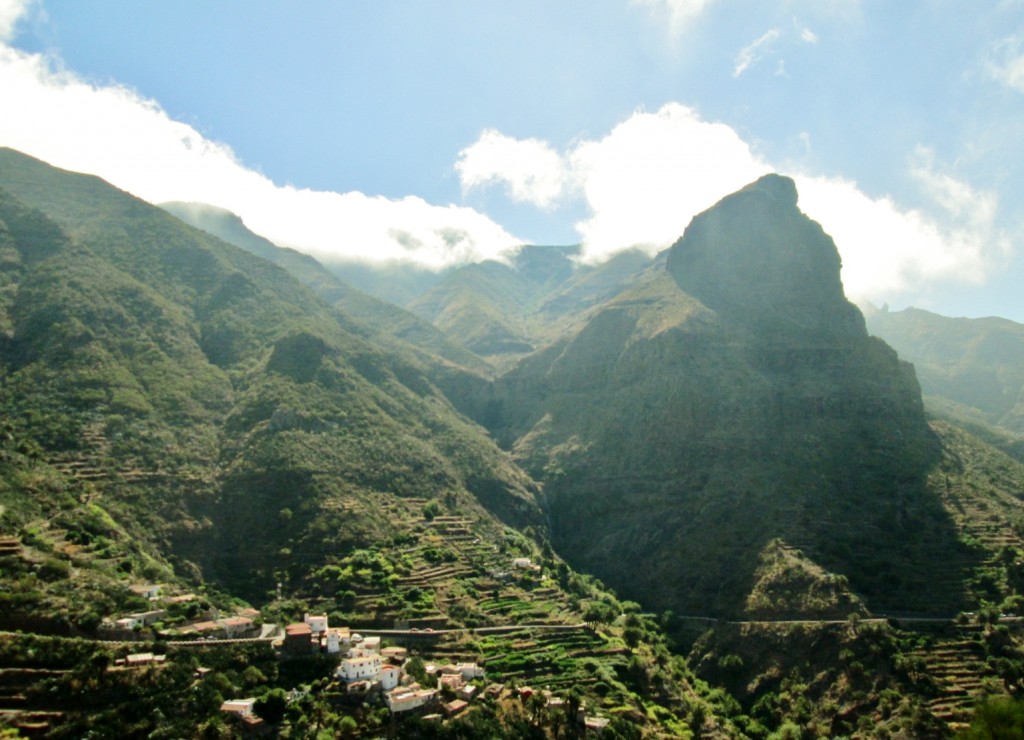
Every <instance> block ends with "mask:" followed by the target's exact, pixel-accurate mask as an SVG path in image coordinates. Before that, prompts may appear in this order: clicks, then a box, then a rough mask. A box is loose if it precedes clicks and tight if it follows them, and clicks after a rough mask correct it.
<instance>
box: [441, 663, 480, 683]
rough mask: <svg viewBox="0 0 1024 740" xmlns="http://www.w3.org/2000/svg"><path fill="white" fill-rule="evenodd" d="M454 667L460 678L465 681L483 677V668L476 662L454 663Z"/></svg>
mask: <svg viewBox="0 0 1024 740" xmlns="http://www.w3.org/2000/svg"><path fill="white" fill-rule="evenodd" d="M446 667H447V666H446ZM454 668H455V670H456V671H458V672H459V673H461V674H462V678H463V679H464V680H466V681H472V680H473V679H474V678H483V677H484V669H483V668H481V667H480V666H478V665H477V664H476V663H456V664H455V666H454Z"/></svg>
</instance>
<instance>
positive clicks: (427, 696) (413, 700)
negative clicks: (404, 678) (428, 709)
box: [384, 686, 437, 712]
mask: <svg viewBox="0 0 1024 740" xmlns="http://www.w3.org/2000/svg"><path fill="white" fill-rule="evenodd" d="M384 696H385V699H386V700H387V704H388V709H390V710H391V711H392V712H407V711H409V710H410V709H417V708H419V707H422V706H423V705H424V704H427V703H428V702H431V701H433V700H434V697H436V696H437V691H435V690H434V689H409V688H406V687H404V686H403V687H399V688H397V689H392V690H391V691H389V692H388V693H386V694H385V695H384Z"/></svg>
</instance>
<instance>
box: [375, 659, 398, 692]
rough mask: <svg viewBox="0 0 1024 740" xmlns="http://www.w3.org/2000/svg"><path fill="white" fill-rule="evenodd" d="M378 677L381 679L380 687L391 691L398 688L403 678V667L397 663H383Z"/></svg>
mask: <svg viewBox="0 0 1024 740" xmlns="http://www.w3.org/2000/svg"><path fill="white" fill-rule="evenodd" d="M377 678H378V679H379V680H380V687H381V688H382V689H384V691H391V690H392V689H394V688H396V687H397V686H398V684H399V682H400V681H401V680H402V669H401V668H399V667H398V666H396V665H391V664H386V665H383V666H381V668H380V672H379V673H378V674H377Z"/></svg>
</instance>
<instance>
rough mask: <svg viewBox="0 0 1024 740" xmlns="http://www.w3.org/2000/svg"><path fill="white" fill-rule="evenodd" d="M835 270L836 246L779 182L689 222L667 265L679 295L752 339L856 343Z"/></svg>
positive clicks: (856, 323)
mask: <svg viewBox="0 0 1024 740" xmlns="http://www.w3.org/2000/svg"><path fill="white" fill-rule="evenodd" d="M840 266H841V263H840V259H839V252H838V251H837V250H836V245H835V242H833V241H832V238H831V237H830V236H829V235H828V234H826V233H825V232H824V230H822V228H821V226H820V225H819V224H818V223H817V222H815V221H812V220H811V219H810V218H808V217H807V216H806V215H804V214H803V213H802V212H801V211H800V210H799V209H798V208H797V193H796V186H795V185H794V184H793V181H792V180H791V179H790V178H788V177H783V176H781V175H765V176H764V177H762V178H761V179H759V180H758V181H757V182H754V183H752V184H750V185H748V186H747V187H745V188H743V189H742V190H740V191H739V192H737V193H733V194H732V195H730V196H728V197H726V198H723V199H722V200H721V201H719V202H718V203H717V204H716V205H715V206H714V207H712V208H710V209H709V210H707V211H705V212H704V213H701V214H699V215H698V216H696V217H695V218H694V219H693V221H692V222H691V223H690V225H689V226H688V227H687V228H686V232H685V234H684V235H683V237H682V238H681V239H679V241H677V242H676V243H675V245H673V247H672V248H671V250H670V251H669V254H668V264H667V268H668V272H669V274H671V275H672V277H673V278H674V279H675V281H676V282H677V283H678V284H679V287H680V288H682V289H683V291H685V292H686V293H688V294H690V295H691V296H693V297H694V298H697V299H698V300H700V301H701V302H702V303H703V304H704V305H705V306H707V307H708V308H710V309H712V310H714V311H716V312H718V313H719V314H721V315H723V316H726V317H728V318H729V320H730V321H732V322H734V323H736V324H739V325H741V326H745V327H749V328H751V329H752V330H754V331H758V332H771V333H772V334H774V335H776V336H777V335H778V334H780V333H783V334H789V333H798V334H800V335H802V336H803V338H805V339H810V338H812V336H813V335H818V336H820V337H823V338H830V339H834V338H837V337H849V336H863V335H864V334H865V329H864V319H863V317H862V316H861V314H860V311H858V310H857V308H856V307H855V306H853V305H852V304H851V303H849V302H848V301H847V300H846V297H845V295H843V285H842V282H841V281H840V277H839V270H840Z"/></svg>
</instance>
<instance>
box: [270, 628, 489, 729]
mask: <svg viewBox="0 0 1024 740" xmlns="http://www.w3.org/2000/svg"><path fill="white" fill-rule="evenodd" d="M282 649H283V650H284V651H285V652H291V653H292V654H301V653H308V652H312V651H319V652H324V653H329V654H339V655H340V656H341V662H340V663H338V667H337V669H336V670H335V673H334V677H335V678H336V679H337V680H338V681H340V682H342V683H343V684H344V685H345V690H346V692H347V693H349V694H354V695H359V694H369V693H371V692H374V691H379V692H381V693H382V694H383V696H384V702H385V704H386V705H387V707H388V709H389V710H391V712H392V713H394V714H398V713H401V712H408V711H411V710H414V709H419V708H421V707H425V706H427V705H433V704H434V703H436V701H437V700H438V697H439V696H440V694H441V691H442V690H443V689H449V690H451V691H452V692H455V693H456V695H457V696H458V699H456V700H455V701H454V702H450V703H449V704H451V705H454V706H449V705H445V706H444V707H442V708H441V709H442V710H443V711H444V712H445V713H446V714H448V715H449V716H451V712H455V713H457V712H459V711H461V710H462V709H464V708H465V706H467V705H468V702H469V701H471V700H472V699H473V697H474V695H475V692H476V687H475V686H470V685H469V684H468V682H469V681H472V680H473V679H476V678H482V677H483V675H484V671H483V669H482V668H481V667H480V666H478V665H477V664H476V663H457V664H453V665H446V666H435V665H428V666H426V671H427V675H428V676H430V677H431V680H432V681H433V682H434V685H431V686H421V685H420V684H419V683H417V682H416V680H415V679H414V678H413V677H412V676H411V675H409V674H408V673H406V671H405V669H404V667H403V666H404V665H405V661H406V658H407V656H408V651H407V650H406V648H404V647H382V646H381V639H380V637H378V636H375V635H360V634H359V633H357V632H352V631H351V630H349V629H348V628H347V627H331V626H330V624H329V622H328V618H327V617H326V616H325V615H321V614H306V615H305V616H304V618H303V620H302V621H301V622H295V623H293V624H289V625H288V626H287V627H286V628H285V637H284V642H283V644H282Z"/></svg>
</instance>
